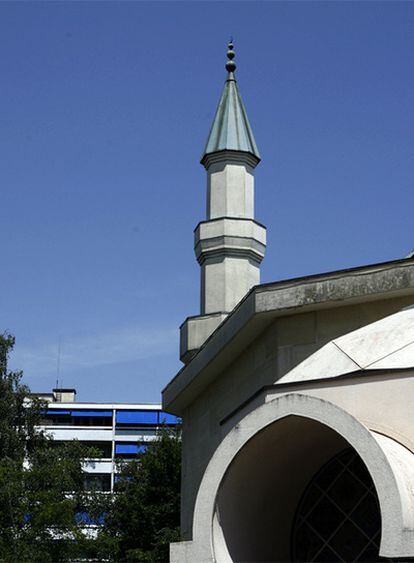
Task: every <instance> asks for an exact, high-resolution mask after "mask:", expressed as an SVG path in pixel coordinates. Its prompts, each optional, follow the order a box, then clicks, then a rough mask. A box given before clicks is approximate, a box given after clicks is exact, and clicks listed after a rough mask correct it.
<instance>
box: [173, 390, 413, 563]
mask: <svg viewBox="0 0 414 563" xmlns="http://www.w3.org/2000/svg"><path fill="white" fill-rule="evenodd" d="M289 416H294V417H300V418H305V419H309V420H312V421H315V422H317V423H320V424H321V425H322V427H326V428H327V429H330V431H333V432H334V433H336V434H337V436H338V438H341V439H344V440H346V442H347V443H348V444H349V445H350V446H351V447H353V448H354V449H355V450H356V452H357V453H358V454H359V456H360V457H361V458H362V460H363V462H364V464H365V465H366V467H367V469H368V471H369V473H370V475H371V477H372V479H373V482H374V485H375V488H376V492H377V495H378V499H379V504H380V510H381V519H382V536H381V544H380V555H382V556H385V557H402V558H404V557H408V556H412V555H413V554H414V492H413V482H414V455H413V454H412V452H409V451H408V450H407V449H405V448H404V447H403V446H401V445H400V444H398V443H396V442H394V441H393V440H391V439H390V438H388V437H382V436H380V435H376V434H375V433H374V432H371V431H369V430H368V429H367V428H366V427H365V426H364V425H363V424H361V423H360V422H359V421H357V419H355V418H354V417H352V416H351V415H350V414H348V413H346V412H345V411H344V410H342V409H340V408H339V407H337V406H335V405H333V404H332V403H329V402H327V401H323V400H320V399H317V398H315V397H310V396H307V395H306V394H299V393H288V394H285V395H282V396H281V397H279V398H278V399H276V400H273V401H270V402H268V403H265V404H263V405H262V406H260V407H258V408H257V409H255V410H254V411H253V412H251V413H250V414H248V415H247V416H245V417H244V418H243V419H242V420H240V421H239V422H238V423H237V425H236V426H234V428H233V429H232V430H231V431H230V432H229V433H228V435H227V436H226V437H225V438H224V439H223V441H222V442H221V444H220V446H219V447H218V448H217V450H216V452H215V453H214V455H213V456H212V458H211V460H210V463H209V464H208V467H207V469H206V471H205V473H204V476H203V479H202V482H201V485H200V487H199V491H198V495H197V500H196V506H195V512H194V520H193V540H192V541H190V542H189V541H187V542H183V543H182V544H181V543H176V544H172V546H171V562H172V563H187V562H188V563H190V562H191V563H193V562H194V561H197V562H199V561H200V562H207V561H208V562H211V563H213V562H215V563H228V562H229V561H232V560H233V559H232V558H231V557H230V554H229V552H228V549H227V545H228V542H229V541H232V537H231V534H233V533H237V526H236V528H234V526H231V527H230V529H229V530H227V529H226V528H223V525H225V524H223V522H221V518H220V514H219V513H217V512H216V500H217V498H218V496H217V495H218V493H219V490H220V486H221V485H222V483H223V481H224V480H225V481H224V482H227V481H228V479H229V475H228V471H229V468H230V467H232V466H233V465H232V464H233V462H234V460H235V459H236V456H238V455H240V453H241V452H243V451H244V449H245V447H246V445H247V444H252V443H254V440H255V439H256V437H259V436H261V435H262V433H263V430H264V429H265V428H267V427H269V425H271V424H272V425H273V424H275V423H276V425H275V426H274V428H275V429H277V424H278V421H283V420H286V417H289ZM289 439H290V442H291V443H294V436H289ZM287 475H288V474H287ZM269 486H272V487H276V488H277V487H282V490H288V489H289V483H288V482H280V481H279V482H278V481H274V482H272V483H269ZM236 490H237V489H236ZM240 492H241V491H240ZM244 492H245V491H243V494H244ZM273 504H274V503H273ZM263 510H265V507H264V506H263ZM258 524H259V525H260V523H258ZM254 533H255V531H254V530H253V529H252V530H251V534H252V538H253V539H252V541H254V537H253V536H254ZM278 533H280V531H278V528H277V527H274V528H273V534H274V541H275V544H274V550H275V553H277V549H278V541H279V540H278ZM229 534H230V536H229ZM244 539H245V538H242V541H244ZM280 540H281V541H285V538H284V537H281V538H280ZM236 541H240V539H239V540H236ZM233 549H234V541H233ZM247 560H248V561H253V560H254V559H251V558H249V559H247ZM247 560H246V561H247Z"/></svg>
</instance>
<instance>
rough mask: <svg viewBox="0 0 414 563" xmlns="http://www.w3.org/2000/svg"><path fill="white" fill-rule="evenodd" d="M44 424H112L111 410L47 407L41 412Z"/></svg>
mask: <svg viewBox="0 0 414 563" xmlns="http://www.w3.org/2000/svg"><path fill="white" fill-rule="evenodd" d="M42 418H43V420H42V424H44V425H45V426H112V411H106V410H98V409H97V410H82V409H72V410H63V409H48V410H47V411H46V412H44V413H43V416H42Z"/></svg>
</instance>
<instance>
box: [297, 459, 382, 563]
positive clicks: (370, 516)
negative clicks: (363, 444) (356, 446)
mask: <svg viewBox="0 0 414 563" xmlns="http://www.w3.org/2000/svg"><path fill="white" fill-rule="evenodd" d="M380 539H381V515H380V509H379V504H378V499H377V494H376V491H375V488H374V483H373V482H372V479H371V476H370V475H369V473H368V470H367V469H366V467H365V465H364V463H363V462H362V460H361V458H360V457H359V456H358V455H357V453H356V452H355V451H354V450H352V449H347V450H344V451H343V452H341V453H340V454H338V455H337V456H335V457H334V458H333V459H331V460H330V461H329V462H328V463H327V464H326V465H324V466H323V467H322V469H321V470H320V471H319V472H318V473H317V474H316V475H315V476H314V477H313V479H312V481H311V482H310V483H309V485H308V487H307V488H306V490H305V493H304V495H303V497H302V500H301V502H300V504H299V508H298V511H297V515H296V520H295V523H294V526H293V536H292V555H293V561H296V562H299V561H303V562H308V561H309V562H310V561H331V562H332V561H335V562H336V561H344V562H350V561H379V560H380V559H381V560H382V561H392V559H383V558H380V557H379V544H380Z"/></svg>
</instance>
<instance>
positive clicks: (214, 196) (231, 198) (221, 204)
mask: <svg viewBox="0 0 414 563" xmlns="http://www.w3.org/2000/svg"><path fill="white" fill-rule="evenodd" d="M217 217H240V218H243V219H253V217H254V175H253V169H252V168H251V167H250V166H249V165H247V164H245V163H242V162H240V163H237V162H234V163H228V162H227V163H226V162H217V163H215V164H212V165H211V166H210V167H209V169H208V170H207V219H216V218H217Z"/></svg>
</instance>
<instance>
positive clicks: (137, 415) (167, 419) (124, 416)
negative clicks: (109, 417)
mask: <svg viewBox="0 0 414 563" xmlns="http://www.w3.org/2000/svg"><path fill="white" fill-rule="evenodd" d="M178 421H179V420H178V418H177V417H176V416H174V415H172V414H168V413H166V412H163V411H158V410H157V411H155V410H154V411H151V410H119V411H117V413H116V426H117V427H118V428H148V427H156V426H160V425H162V424H165V425H167V426H176V425H177V424H178Z"/></svg>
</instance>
